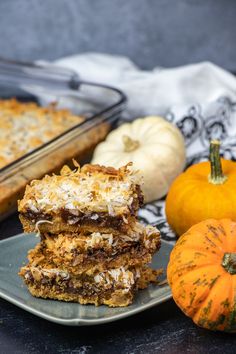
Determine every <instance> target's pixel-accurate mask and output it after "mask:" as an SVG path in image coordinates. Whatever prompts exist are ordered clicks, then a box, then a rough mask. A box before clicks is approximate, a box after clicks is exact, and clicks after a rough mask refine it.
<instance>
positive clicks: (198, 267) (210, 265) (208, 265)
mask: <svg viewBox="0 0 236 354" xmlns="http://www.w3.org/2000/svg"><path fill="white" fill-rule="evenodd" d="M215 266H216V265H215V263H214V264H211V263H209V264H207V263H206V264H202V265H196V266H195V267H194V268H193V269H189V270H188V269H187V268H185V267H184V266H183V269H180V268H177V269H176V266H175V269H176V270H175V272H172V271H171V273H172V277H173V276H176V275H177V273H178V270H179V271H182V270H184V269H186V270H187V271H186V272H185V273H184V274H181V275H178V282H179V281H181V278H182V277H185V276H186V273H188V274H189V273H191V272H193V271H195V270H198V269H201V268H205V267H215ZM219 266H220V265H219ZM169 267H170V269H171V267H172V265H171V263H170V265H169ZM222 274H224V273H223V272H222ZM167 279H168V282H169V277H168V276H167ZM170 283H171V280H170Z"/></svg>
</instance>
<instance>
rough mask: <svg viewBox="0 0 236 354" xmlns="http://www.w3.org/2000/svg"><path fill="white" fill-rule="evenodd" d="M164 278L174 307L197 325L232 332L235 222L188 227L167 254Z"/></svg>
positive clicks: (235, 302)
mask: <svg viewBox="0 0 236 354" xmlns="http://www.w3.org/2000/svg"><path fill="white" fill-rule="evenodd" d="M167 278H168V282H169V284H170V287H171V290H172V294H173V298H174V300H175V302H176V304H177V305H178V306H179V307H180V308H181V310H182V311H183V312H184V313H185V314H186V315H187V316H189V317H191V318H192V319H193V321H194V322H195V323H196V324H197V325H198V326H201V327H204V328H207V329H211V330H220V331H227V332H236V223H235V222H233V221H231V220H229V219H222V220H214V219H210V220H205V221H202V222H200V223H199V224H197V225H194V226H193V227H191V228H190V230H188V231H187V232H186V233H185V234H184V235H182V236H181V237H180V239H179V240H178V241H177V243H176V245H175V247H174V249H173V250H172V252H171V255H170V262H169V264H168V267H167Z"/></svg>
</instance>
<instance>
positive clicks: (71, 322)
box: [0, 233, 172, 326]
mask: <svg viewBox="0 0 236 354" xmlns="http://www.w3.org/2000/svg"><path fill="white" fill-rule="evenodd" d="M27 235H34V233H28V234H27V233H20V234H17V235H14V236H9V237H7V238H5V239H3V240H0V244H2V243H9V242H11V241H13V240H14V239H16V238H23V237H27ZM161 242H163V243H165V244H167V245H168V246H169V247H170V248H171V247H172V245H171V244H170V243H169V242H167V241H165V240H161ZM162 289H165V290H166V294H164V295H163V297H162V298H161V299H159V298H156V299H152V300H151V301H149V302H148V303H147V304H144V305H140V306H138V307H137V308H133V309H130V310H127V311H125V312H122V313H120V314H117V315H113V316H112V315H111V316H110V317H107V318H100V319H95V318H92V319H81V318H78V317H77V318H71V319H60V318H59V317H55V316H53V315H48V314H46V313H44V312H41V311H39V310H37V309H35V308H34V307H32V306H29V305H25V304H24V303H22V302H21V301H19V300H16V299H14V298H13V297H12V296H11V295H7V294H6V292H4V291H2V289H1V288H0V298H2V299H3V300H6V301H8V302H10V303H12V304H13V305H15V306H17V307H19V308H21V309H23V310H25V311H27V312H29V313H31V314H33V315H35V316H38V317H40V318H43V319H45V320H48V321H50V322H53V323H57V324H60V325H65V326H91V325H93V326H94V325H99V324H106V323H109V322H115V321H118V320H121V319H123V318H127V317H130V316H133V315H136V314H138V313H140V312H143V311H145V310H147V309H149V308H152V307H154V306H156V305H159V304H161V303H163V302H166V301H168V300H170V299H171V298H172V294H171V289H170V287H169V285H164V286H163V287H162ZM141 291H142V290H141ZM31 296H32V295H31ZM45 301H46V300H45ZM55 301H57V300H55ZM128 308H129V307H127V309H128Z"/></svg>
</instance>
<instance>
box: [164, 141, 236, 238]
mask: <svg viewBox="0 0 236 354" xmlns="http://www.w3.org/2000/svg"><path fill="white" fill-rule="evenodd" d="M219 148H220V143H219V141H217V140H214V141H212V142H211V144H210V162H208V161H206V162H200V163H198V164H195V165H193V166H191V167H189V168H188V169H187V170H186V171H185V172H183V173H182V174H181V175H179V176H178V177H177V178H176V179H175V181H174V182H173V183H172V185H171V187H170V190H169V193H168V195H167V199H166V217H167V221H168V223H169V225H170V226H171V228H172V229H173V231H174V232H175V233H176V234H177V235H179V236H180V235H182V234H183V233H184V232H186V231H187V230H188V229H189V228H190V227H191V226H192V225H195V224H196V223H198V222H200V221H202V220H206V219H209V218H214V219H222V218H230V219H232V220H235V221H236V163H235V162H233V161H229V160H224V159H220V154H219Z"/></svg>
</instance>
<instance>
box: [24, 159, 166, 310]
mask: <svg viewBox="0 0 236 354" xmlns="http://www.w3.org/2000/svg"><path fill="white" fill-rule="evenodd" d="M142 202H143V195H142V192H141V189H140V186H139V184H138V182H137V175H136V174H135V173H132V172H131V171H130V166H129V165H127V166H125V167H122V168H120V169H118V170H116V169H114V168H111V167H103V166H99V165H85V166H83V167H82V168H80V167H79V166H78V165H76V168H75V170H71V169H70V168H69V167H68V166H64V167H63V169H62V170H61V173H60V175H53V176H45V177H44V178H43V179H42V180H34V181H32V182H31V184H30V185H28V186H27V188H26V191H25V195H24V197H23V199H22V200H21V201H19V205H18V207H19V212H20V219H21V222H22V224H23V228H24V231H25V232H37V233H39V235H40V242H39V243H38V244H37V245H36V247H35V248H34V249H33V250H30V251H29V254H28V259H29V263H28V264H27V265H26V266H23V267H22V268H21V270H20V273H19V274H20V275H21V276H22V277H23V279H24V281H25V283H26V285H27V287H28V289H29V291H30V292H31V294H32V295H34V296H36V297H42V298H51V299H58V300H64V301H74V302H79V303H81V304H95V305H101V304H106V305H108V306H127V305H129V304H130V303H131V302H132V300H133V297H134V294H135V292H136V290H137V289H138V288H145V287H147V286H148V284H149V283H150V282H152V281H156V278H157V275H158V271H155V270H152V269H151V268H149V267H148V266H147V264H148V263H150V262H151V260H152V256H153V254H154V252H155V251H157V250H158V249H159V247H160V234H159V231H158V230H157V229H156V228H154V227H152V226H144V225H142V224H140V223H139V222H138V221H137V212H138V209H139V207H140V206H141V204H142Z"/></svg>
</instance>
